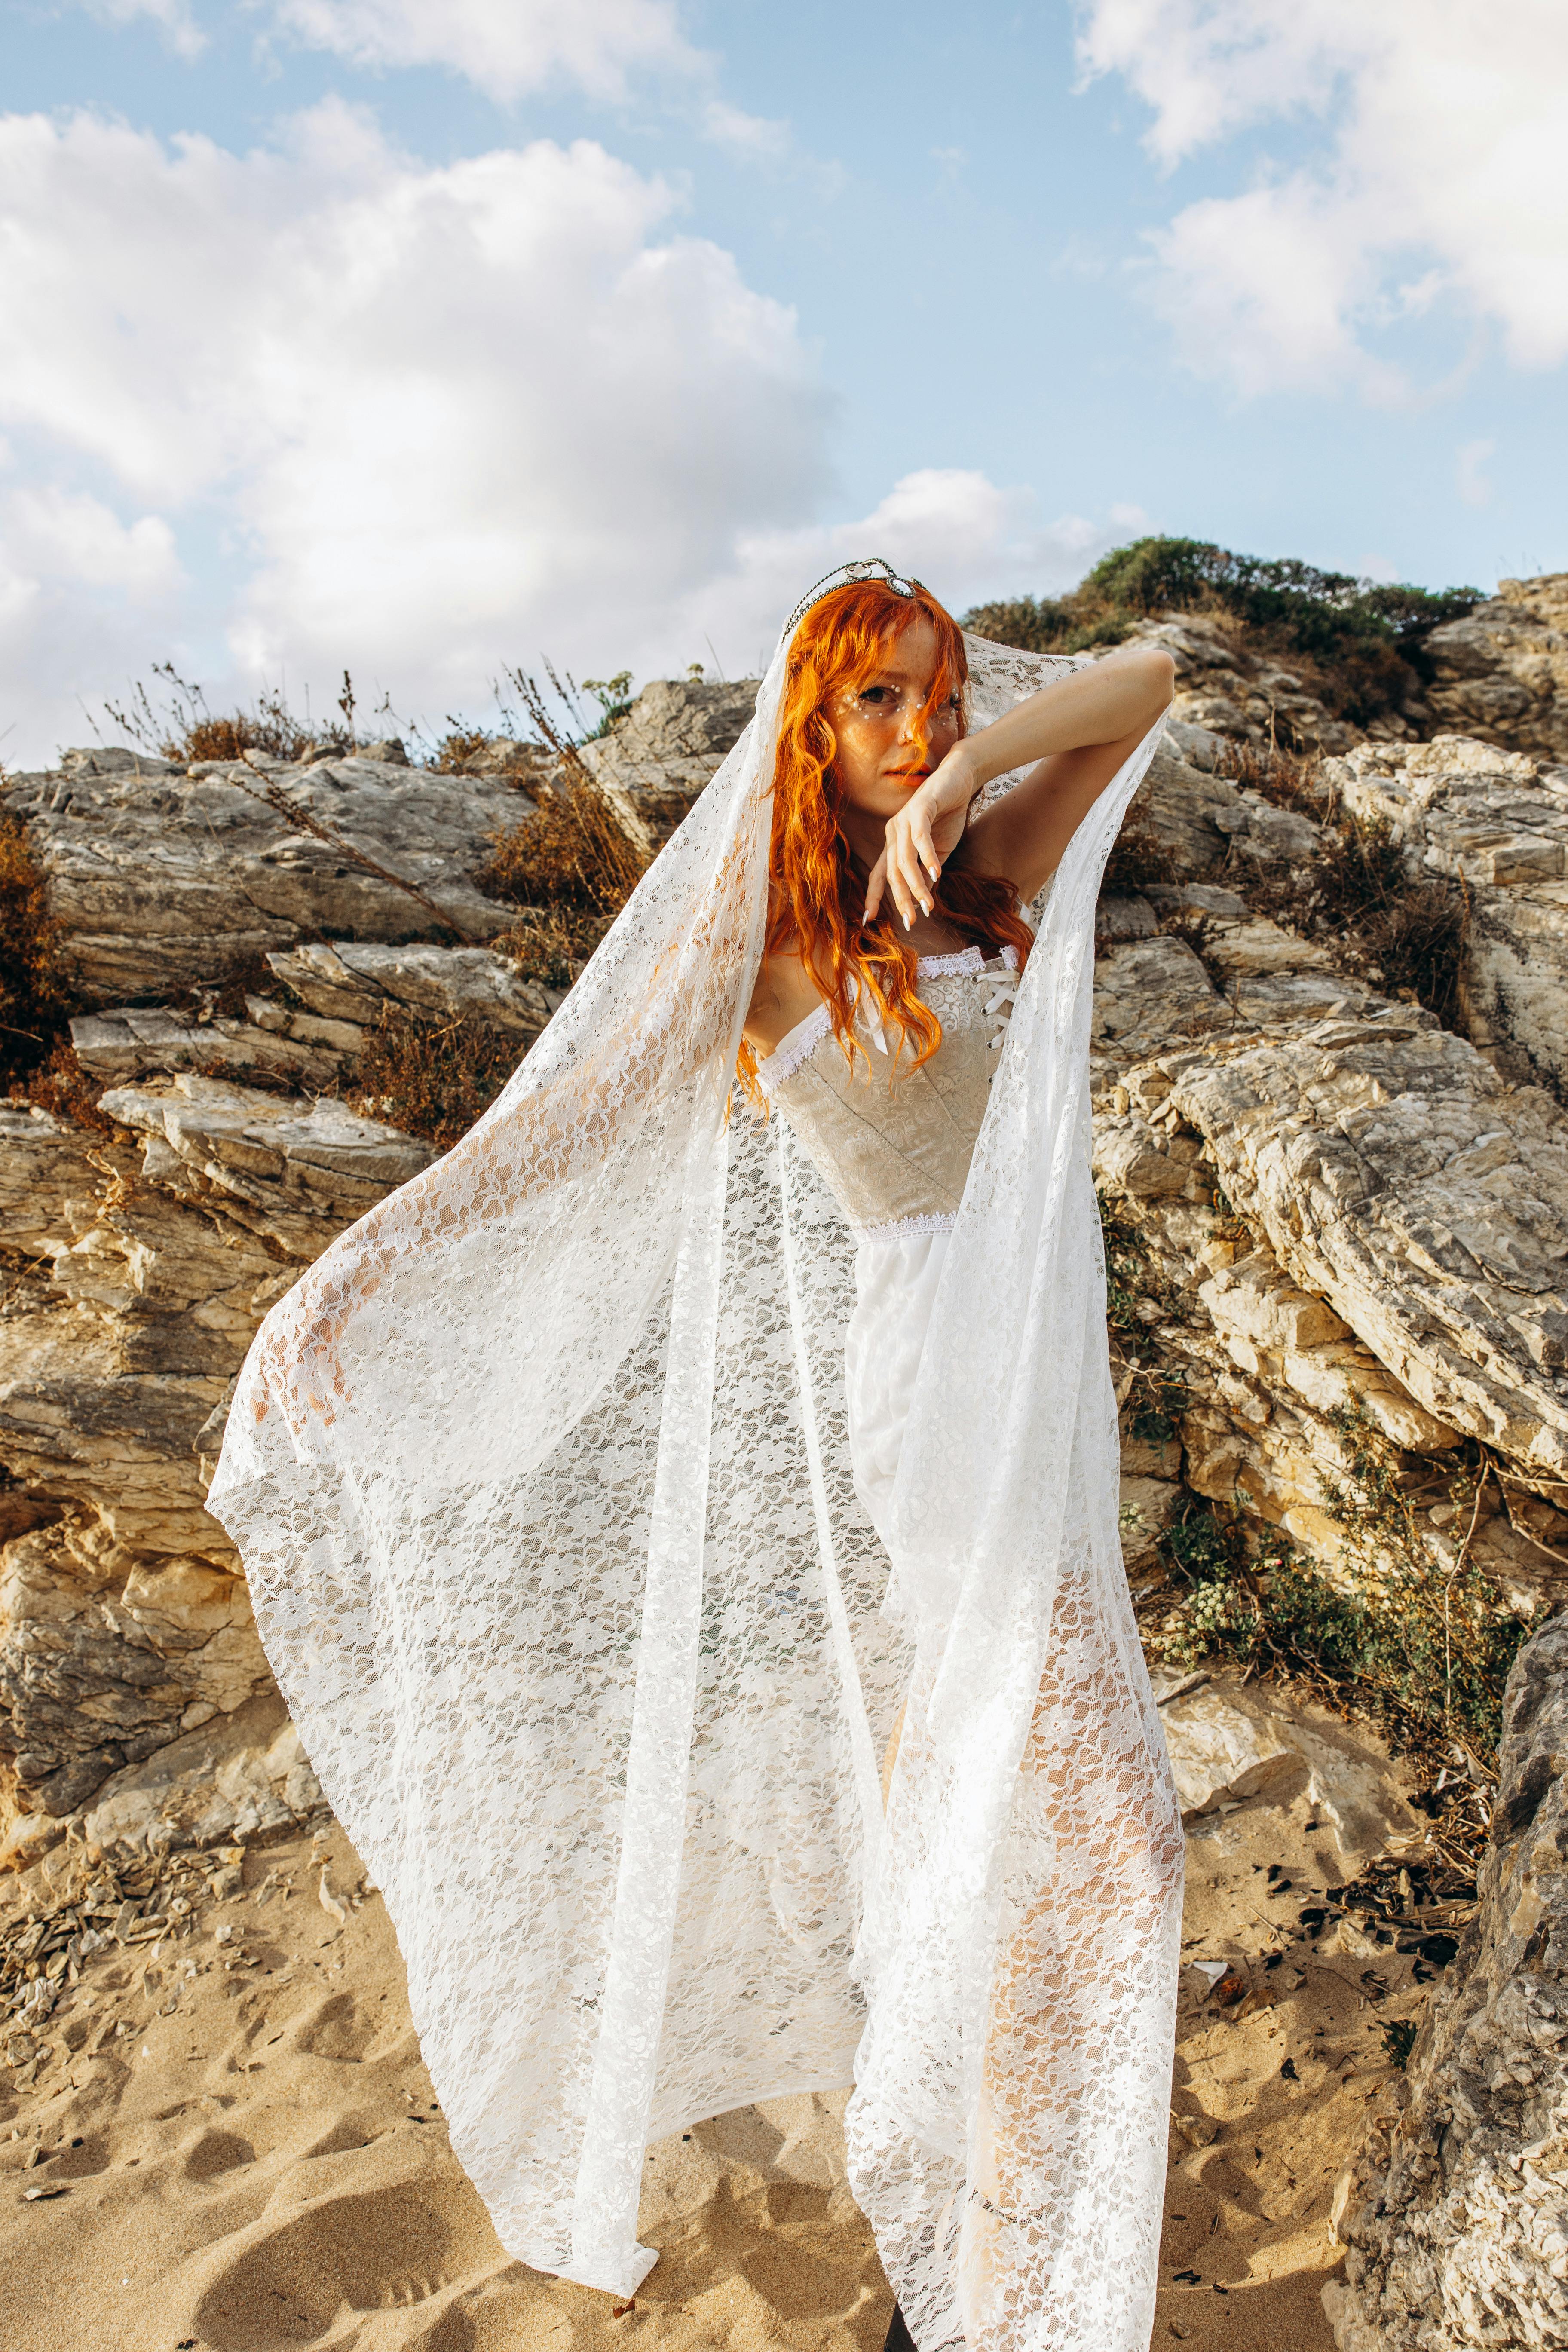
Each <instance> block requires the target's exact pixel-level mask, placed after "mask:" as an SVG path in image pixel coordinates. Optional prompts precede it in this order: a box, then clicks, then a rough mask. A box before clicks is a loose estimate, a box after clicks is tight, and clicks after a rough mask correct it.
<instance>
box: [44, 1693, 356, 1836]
mask: <svg viewBox="0 0 1568 2352" xmlns="http://www.w3.org/2000/svg"><path fill="white" fill-rule="evenodd" d="M321 1803H322V1798H321V1783H320V1782H319V1781H318V1780H317V1779H316V1776H315V1774H314V1773H313V1772H312V1771H311V1769H310V1764H309V1762H308V1760H307V1759H306V1756H305V1751H304V1749H303V1748H302V1747H301V1745H300V1735H299V1733H298V1732H297V1731H296V1730H295V1728H294V1727H293V1725H292V1724H291V1723H290V1722H289V1717H288V1715H287V1713H286V1711H285V1709H284V1706H283V1702H282V1700H281V1699H280V1698H279V1696H278V1694H277V1692H276V1691H274V1690H268V1691H267V1692H265V1693H261V1694H258V1696H256V1697H254V1698H252V1699H250V1700H247V1702H246V1703H245V1704H244V1705H243V1706H239V1707H237V1709H236V1710H235V1711H234V1712H233V1713H232V1714H229V1715H226V1716H224V1717H220V1718H218V1719H217V1720H216V1721H214V1722H212V1723H211V1724H209V1725H207V1726H205V1727H203V1728H201V1729H199V1730H195V1731H191V1732H187V1733H186V1734H185V1735H184V1737H183V1738H178V1739H174V1740H171V1741H170V1742H168V1744H167V1745H166V1746H164V1747H163V1748H159V1749H158V1751H157V1753H156V1754H155V1755H153V1756H152V1757H150V1758H149V1759H147V1761H146V1762H145V1763H142V1764H137V1765H132V1766H131V1767H129V1768H128V1769H125V1770H123V1771H121V1772H118V1773H116V1774H115V1775H114V1776H113V1777H112V1778H111V1779H110V1780H106V1781H105V1782H104V1783H103V1784H102V1785H101V1787H100V1789H99V1790H97V1792H96V1795H95V1797H94V1799H93V1802H92V1809H91V1811H89V1813H88V1814H87V1815H86V1818H85V1819H84V1821H83V1822H82V1825H81V1826H82V1834H83V1835H84V1837H86V1838H87V1839H88V1840H89V1842H90V1843H92V1844H93V1845H96V1846H101V1847H102V1848H103V1849H104V1851H105V1852H106V1853H111V1854H112V1853H114V1852H115V1851H116V1849H118V1848H123V1847H129V1848H130V1849H131V1850H132V1852H135V1851H137V1850H139V1849H145V1848H146V1847H147V1846H148V1845H150V1844H157V1845H160V1846H183V1845H194V1846H213V1845H226V1844H228V1843H230V1842H231V1841H239V1842H243V1841H244V1840H246V1839H248V1838H256V1837H262V1836H265V1835H266V1834H267V1832H269V1831H287V1830H289V1829H292V1828H295V1827H297V1826H298V1824H299V1823H300V1822H302V1821H306V1820H308V1819H309V1818H310V1815H311V1814H312V1813H314V1812H317V1811H320V1809H321Z"/></svg>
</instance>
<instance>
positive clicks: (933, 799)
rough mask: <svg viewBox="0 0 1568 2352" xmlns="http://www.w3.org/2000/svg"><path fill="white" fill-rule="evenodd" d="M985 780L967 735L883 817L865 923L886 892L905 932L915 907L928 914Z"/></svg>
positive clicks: (867, 894) (868, 891) (913, 917)
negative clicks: (885, 827) (884, 825)
mask: <svg viewBox="0 0 1568 2352" xmlns="http://www.w3.org/2000/svg"><path fill="white" fill-rule="evenodd" d="M983 782H984V777H983V776H981V775H980V774H978V773H977V772H976V763H975V760H974V746H973V739H972V738H971V737H968V736H965V737H963V739H962V740H960V741H958V742H956V743H955V744H954V745H953V747H952V751H950V752H949V753H948V755H947V757H946V759H945V760H943V761H942V764H941V766H940V767H937V768H935V769H933V770H932V772H931V774H930V775H929V776H928V777H927V778H926V780H925V782H924V783H923V784H921V785H920V786H918V788H917V789H916V790H915V791H914V792H912V793H910V796H909V799H908V800H907V801H906V802H905V803H904V805H903V807H902V808H901V809H900V811H899V813H898V814H897V815H896V816H890V817H889V819H888V835H887V845H886V847H885V848H884V849H883V851H882V854H881V856H880V857H879V858H878V860H877V863H876V864H875V866H873V867H872V868H871V878H870V880H869V882H868V884H867V886H866V915H865V919H866V921H867V922H870V921H871V919H872V918H873V917H874V916H875V914H876V912H877V909H878V908H879V906H880V905H881V903H882V895H883V892H884V891H886V892H887V893H888V894H889V896H890V898H892V901H893V904H894V906H895V907H896V908H898V910H899V913H900V915H901V916H902V917H903V922H904V929H905V930H906V931H907V930H908V929H909V928H910V924H911V923H912V922H913V921H914V919H915V913H916V909H917V908H918V909H919V911H920V912H921V914H922V915H929V914H930V913H931V908H932V905H933V903H934V900H935V893H936V884H937V878H938V877H939V876H940V874H941V872H942V867H943V866H945V865H946V863H947V861H948V859H949V858H950V857H951V856H952V853H953V851H954V850H955V849H956V848H957V847H958V845H959V843H960V842H961V841H962V840H963V828H964V825H965V824H966V822H967V820H968V816H969V806H970V803H971V802H972V801H973V798H974V795H975V793H977V792H978V791H979V790H980V787H981V785H982V783H983Z"/></svg>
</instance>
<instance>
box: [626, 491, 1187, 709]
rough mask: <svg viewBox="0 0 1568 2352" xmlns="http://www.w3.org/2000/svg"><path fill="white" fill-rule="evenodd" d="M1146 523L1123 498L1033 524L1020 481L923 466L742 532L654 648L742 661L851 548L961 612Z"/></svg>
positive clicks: (1021, 589)
mask: <svg viewBox="0 0 1568 2352" xmlns="http://www.w3.org/2000/svg"><path fill="white" fill-rule="evenodd" d="M1148 529H1149V521H1148V518H1147V517H1146V516H1145V515H1144V513H1143V511H1142V509H1141V508H1139V507H1135V506H1116V507H1113V508H1112V509H1110V515H1109V517H1108V519H1107V520H1105V521H1104V522H1098V523H1097V522H1091V521H1089V520H1086V518H1084V517H1083V516H1081V515H1064V516H1062V517H1060V518H1058V520H1056V521H1054V522H1044V521H1042V520H1041V517H1040V513H1039V501H1038V499H1037V498H1036V496H1035V493H1034V492H1033V491H1032V490H1028V489H1024V488H1015V489H999V488H997V487H996V485H995V483H994V482H992V481H991V480H989V479H988V478H987V477H986V476H985V475H984V474H981V473H976V472H973V471H971V470H968V469H966V468H963V467H922V468H921V470H920V471H919V472H917V473H912V474H906V475H905V476H904V477H903V478H902V480H900V481H899V482H896V483H895V484H894V486H893V488H892V489H891V490H889V493H888V495H887V497H886V498H885V499H882V500H881V501H880V503H879V505H878V506H877V507H876V508H874V509H873V510H872V511H871V513H869V514H868V515H866V516H864V517H862V518H861V519H860V520H858V521H856V522H845V523H832V524H811V525H805V526H803V527H800V528H797V529H795V530H764V531H752V532H747V533H745V534H743V535H742V537H741V538H740V540H739V541H738V543H737V547H736V551H735V562H734V563H733V565H732V566H731V568H730V569H728V570H727V571H725V572H722V573H721V574H720V575H719V576H718V577H717V578H715V579H713V580H711V581H709V582H705V583H703V584H702V586H701V587H700V589H699V590H698V591H697V592H696V593H694V594H692V595H691V596H689V597H688V598H687V599H685V600H684V602H683V604H682V605H681V607H680V609H679V612H678V613H677V614H675V615H674V617H673V625H672V626H671V627H670V628H668V630H667V631H666V633H665V638H664V644H663V646H661V647H660V648H659V653H660V656H661V657H662V658H663V659H665V660H667V661H668V662H670V663H674V662H675V661H676V660H677V659H678V658H679V657H680V656H681V652H682V649H683V648H684V647H685V646H689V645H695V646H697V647H698V653H697V656H687V658H693V657H696V658H700V649H701V645H702V642H703V640H704V639H705V638H710V639H711V641H712V643H713V645H714V646H715V647H716V648H717V649H718V652H719V655H720V658H721V660H722V662H723V663H724V666H725V667H726V669H727V670H729V671H730V672H731V674H733V673H734V672H735V671H736V670H737V669H749V668H750V667H752V664H754V663H755V662H756V661H757V660H758V658H759V656H760V655H762V654H764V653H768V652H771V651H772V649H773V639H774V637H775V636H776V635H777V632H778V629H779V626H780V625H781V623H782V622H783V620H784V615H785V614H787V613H788V612H789V610H790V609H791V607H792V606H793V605H794V604H795V603H796V602H798V600H799V598H800V597H801V596H802V595H803V594H804V593H805V590H806V589H807V588H809V587H810V586H811V584H812V583H813V582H814V581H816V580H819V579H820V578H821V577H822V576H823V574H824V573H825V572H830V571H831V570H832V569H833V568H834V566H835V565H836V564H839V563H843V562H847V561H848V560H849V559H850V558H852V557H856V556H868V555H885V556H886V557H887V558H888V561H889V562H890V563H892V564H893V565H895V566H896V567H897V568H899V569H900V570H903V571H910V572H914V573H916V574H917V576H918V577H919V578H920V579H921V580H923V581H924V583H925V584H926V586H927V587H928V588H930V589H931V593H933V595H935V596H937V597H939V598H940V599H941V601H942V603H943V604H946V605H947V606H948V607H949V609H950V610H951V611H952V612H955V613H961V612H963V610H964V608H965V607H966V606H967V605H970V604H978V603H981V602H982V601H984V600H985V599H988V598H990V597H994V596H1006V595H1019V594H1031V595H1037V594H1040V593H1055V592H1058V591H1060V590H1061V589H1064V588H1067V587H1069V586H1071V584H1072V583H1073V582H1075V581H1076V580H1079V579H1080V578H1081V577H1082V575H1083V573H1084V572H1085V571H1086V570H1087V569H1088V567H1089V565H1090V564H1091V563H1093V562H1096V561H1097V560H1098V558H1099V557H1100V556H1101V555H1103V554H1104V553H1105V551H1106V550H1107V549H1108V548H1110V547H1116V546H1120V545H1121V544H1122V543H1123V542H1124V541H1126V540H1128V539H1131V538H1136V537H1137V536H1138V535H1139V533H1140V532H1142V531H1145V530H1148ZM654 666H655V665H654V664H653V663H651V662H650V663H649V664H648V665H647V669H648V670H651V668H652V667H654ZM645 674H646V672H645Z"/></svg>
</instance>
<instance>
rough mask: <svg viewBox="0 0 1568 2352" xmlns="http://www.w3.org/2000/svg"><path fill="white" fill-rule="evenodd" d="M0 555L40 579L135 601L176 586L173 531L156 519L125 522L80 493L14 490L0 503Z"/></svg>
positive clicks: (177, 573)
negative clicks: (0, 536) (0, 532)
mask: <svg viewBox="0 0 1568 2352" xmlns="http://www.w3.org/2000/svg"><path fill="white" fill-rule="evenodd" d="M0 514H3V516H4V524H3V529H4V540H5V555H6V558H7V560H8V562H10V563H11V564H12V565H13V566H16V565H21V566H25V567H26V570H27V571H29V572H33V573H34V574H36V575H37V576H38V577H39V578H40V579H48V580H54V581H71V582H76V583H79V585H80V586H82V587H84V588H107V589H111V590H119V591H121V592H123V593H125V594H126V595H128V596H130V597H132V598H133V599H135V600H137V601H138V602H151V601H152V600H153V599H154V598H158V597H163V596H166V595H168V594H169V593H172V591H173V590H174V589H175V588H177V587H178V586H179V585H180V583H181V578H182V574H181V571H180V563H179V559H178V557H177V555H176V554H175V551H174V532H173V531H172V530H170V528H169V525H168V523H167V522H166V521H165V520H164V519H163V516H162V515H141V516H139V517H138V518H137V520H135V521H134V522H132V523H124V522H121V520H120V517H119V516H118V515H117V514H115V513H114V512H113V511H112V510H111V509H110V508H108V507H106V506H105V505H104V504H103V502H102V500H101V499H95V498H92V497H89V495H88V494H87V493H86V492H85V491H82V490H76V491H71V490H66V489H63V488H58V487H46V488H31V489H17V490H16V491H14V492H13V493H12V495H11V496H10V497H9V498H8V499H5V501H4V503H3V505H0Z"/></svg>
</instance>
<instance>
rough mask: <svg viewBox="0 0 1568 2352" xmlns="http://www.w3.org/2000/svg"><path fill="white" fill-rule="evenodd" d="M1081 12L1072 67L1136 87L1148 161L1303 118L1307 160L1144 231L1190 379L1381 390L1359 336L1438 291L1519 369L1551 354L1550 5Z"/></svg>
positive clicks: (1365, 341) (1347, 3)
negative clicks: (1144, 107) (1314, 126)
mask: <svg viewBox="0 0 1568 2352" xmlns="http://www.w3.org/2000/svg"><path fill="white" fill-rule="evenodd" d="M1080 22H1081V30H1080V37H1079V58H1080V60H1081V63H1082V66H1083V68H1084V70H1085V73H1086V75H1088V76H1090V77H1092V76H1094V75H1097V74H1104V73H1112V72H1114V73H1117V74H1120V75H1121V76H1122V77H1123V78H1124V79H1126V80H1127V81H1128V82H1129V84H1130V85H1131V88H1132V89H1134V90H1135V91H1136V92H1137V93H1138V95H1139V96H1140V97H1141V98H1142V99H1143V100H1145V101H1146V102H1147V103H1148V105H1149V106H1150V108H1151V109H1152V113H1153V121H1152V124H1151V126H1150V130H1149V132H1148V139H1147V143H1148V145H1149V148H1150V150H1151V152H1152V153H1153V154H1154V155H1155V156H1156V157H1157V159H1158V160H1159V161H1160V163H1162V164H1163V165H1165V166H1166V167H1167V168H1173V167H1174V166H1175V165H1177V164H1179V163H1184V161H1186V160H1187V159H1188V158H1190V157H1192V156H1193V155H1194V154H1196V153H1197V152H1199V151H1200V150H1202V149H1204V148H1205V147H1210V146H1213V145H1214V144H1215V143H1216V142H1221V141H1223V140H1226V139H1227V138H1229V137H1231V136H1233V135H1234V134H1235V133H1237V131H1241V130H1243V129H1246V128H1247V127H1249V126H1254V125H1262V124H1268V123H1271V122H1278V121H1285V120H1288V119H1295V120H1298V121H1300V120H1301V119H1305V120H1306V121H1309V122H1310V121H1313V120H1314V119H1317V120H1321V122H1322V126H1323V128H1322V131H1321V137H1320V139H1319V142H1318V145H1317V148H1316V152H1314V153H1312V155H1311V157H1310V160H1309V161H1308V162H1307V163H1304V164H1299V165H1298V166H1297V167H1296V168H1295V169H1293V170H1291V171H1289V172H1286V171H1281V170H1277V169H1275V168H1273V167H1271V166H1269V165H1268V164H1267V163H1265V164H1264V165H1263V166H1262V167H1261V168H1260V169H1258V172H1257V173H1256V175H1255V181H1254V184H1252V185H1250V186H1248V187H1247V188H1245V189H1243V190H1241V191H1239V192H1237V193H1236V194H1226V195H1221V196H1211V197H1208V198H1205V199H1204V200H1203V201H1201V202H1199V203H1195V204H1192V205H1187V206H1186V207H1184V209H1182V210H1180V211H1178V212H1177V213H1176V214H1175V215H1173V218H1172V219H1171V221H1170V222H1169V223H1168V224H1167V225H1166V226H1165V227H1164V228H1163V230H1162V231H1160V232H1159V233H1157V235H1156V236H1155V237H1154V240H1153V251H1154V256H1155V261H1156V276H1155V280H1154V299H1155V300H1156V302H1157V304H1158V306H1159V307H1160V309H1161V310H1163V312H1164V314H1165V315H1166V317H1167V318H1168V319H1169V320H1171V322H1172V325H1173V328H1174V330H1175V331H1176V334H1177V338H1178V341H1179V343H1180V345H1181V348H1182V350H1183V352H1184V356H1185V358H1186V360H1187V362H1188V363H1189V364H1190V365H1191V366H1192V367H1194V369H1195V370H1196V371H1197V372H1198V373H1203V374H1206V375H1209V376H1211V377H1215V378H1218V379H1221V380H1228V381H1229V382H1230V383H1233V384H1234V385H1235V387H1236V388H1237V390H1238V391H1240V392H1241V393H1243V394H1255V393H1259V392H1265V391H1271V390H1278V389H1291V390H1294V389H1302V388H1305V389H1316V388H1323V387H1325V386H1329V385H1340V384H1345V383H1352V384H1356V385H1359V387H1360V389H1361V390H1362V391H1363V393H1364V394H1366V395H1367V396H1368V397H1371V398H1373V399H1375V400H1382V401H1386V400H1390V399H1394V398H1398V397H1401V396H1404V395H1405V390H1406V387H1405V385H1404V383H1403V380H1402V378H1401V377H1400V376H1399V375H1398V374H1397V373H1396V372H1395V370H1394V368H1393V367H1392V365H1391V364H1390V363H1389V362H1387V361H1386V360H1385V359H1384V358H1381V357H1379V356H1378V354H1377V348H1376V339H1377V336H1378V333H1379V331H1380V330H1381V329H1383V328H1384V327H1386V326H1387V325H1388V324H1389V323H1390V322H1392V321H1395V320H1398V319H1400V318H1403V317H1406V316H1409V315H1412V314H1415V313H1419V312H1421V311H1423V310H1431V309H1434V308H1435V307H1437V306H1440V305H1446V306H1447V308H1448V309H1449V310H1451V311H1452V312H1453V313H1454V314H1455V315H1456V316H1457V317H1458V318H1460V319H1463V320H1474V321H1479V322H1484V323H1485V324H1486V325H1488V326H1489V327H1490V328H1491V329H1493V330H1494V331H1497V332H1498V333H1499V334H1500V336H1501V339H1502V342H1503V345H1504V348H1505V350H1506V352H1507V353H1508V356H1509V357H1510V360H1511V361H1512V362H1514V363H1515V364H1516V365H1518V366H1520V367H1524V368H1547V367H1553V366H1556V365H1558V364H1559V363H1560V362H1562V361H1563V359H1564V358H1565V357H1568V175H1565V174H1564V173H1563V163H1562V159H1563V154H1564V153H1568V12H1564V10H1563V7H1562V6H1561V5H1560V0H1510V5H1509V6H1507V7H1506V8H1498V7H1494V6H1490V5H1487V0H1380V5H1377V6H1375V7H1368V6H1367V5H1365V0H1313V5H1311V6H1310V7H1306V8H1303V7H1301V6H1300V5H1298V0H1085V4H1084V5H1083V7H1082V10H1081V18H1080ZM1309 136H1310V133H1309Z"/></svg>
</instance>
